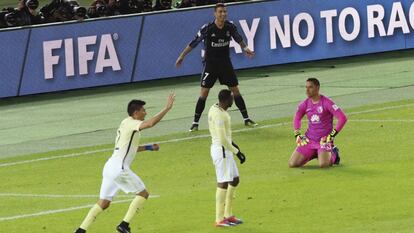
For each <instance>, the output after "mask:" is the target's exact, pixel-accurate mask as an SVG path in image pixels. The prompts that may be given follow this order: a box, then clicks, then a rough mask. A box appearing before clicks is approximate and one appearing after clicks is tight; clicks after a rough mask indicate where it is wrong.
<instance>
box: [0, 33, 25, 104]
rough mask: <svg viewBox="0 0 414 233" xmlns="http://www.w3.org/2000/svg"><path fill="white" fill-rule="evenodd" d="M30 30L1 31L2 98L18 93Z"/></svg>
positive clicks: (0, 66)
mask: <svg viewBox="0 0 414 233" xmlns="http://www.w3.org/2000/svg"><path fill="white" fill-rule="evenodd" d="M29 31H30V30H28V29H26V30H15V31H10V32H7V33H0V51H1V52H0V98H2V97H8V96H16V95H18V89H19V82H20V73H21V71H22V68H23V63H24V53H25V51H26V46H27V39H28V36H29Z"/></svg>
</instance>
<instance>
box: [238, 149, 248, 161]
mask: <svg viewBox="0 0 414 233" xmlns="http://www.w3.org/2000/svg"><path fill="white" fill-rule="evenodd" d="M236 156H237V158H239V160H240V164H243V163H244V162H246V156H245V155H244V154H243V153H241V151H240V150H239V152H237V154H236Z"/></svg>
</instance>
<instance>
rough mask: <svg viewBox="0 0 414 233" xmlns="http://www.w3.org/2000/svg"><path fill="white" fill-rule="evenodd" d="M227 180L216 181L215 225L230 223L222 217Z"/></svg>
mask: <svg viewBox="0 0 414 233" xmlns="http://www.w3.org/2000/svg"><path fill="white" fill-rule="evenodd" d="M228 186H229V185H228V182H220V183H217V190H216V223H215V226H216V227H228V226H230V223H229V222H228V221H227V220H226V219H225V218H224V209H225V206H226V196H227V188H228Z"/></svg>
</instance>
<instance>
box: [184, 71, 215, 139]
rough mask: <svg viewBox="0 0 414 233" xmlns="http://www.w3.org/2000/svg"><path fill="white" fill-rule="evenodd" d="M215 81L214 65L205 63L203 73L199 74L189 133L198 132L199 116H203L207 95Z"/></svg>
mask: <svg viewBox="0 0 414 233" xmlns="http://www.w3.org/2000/svg"><path fill="white" fill-rule="evenodd" d="M216 80H217V76H216V74H215V71H214V65H211V64H207V63H206V64H205V65H204V69H203V72H202V73H201V84H200V85H201V90H200V96H199V98H198V100H197V104H196V107H195V113H194V121H193V124H192V125H191V128H190V132H193V131H197V130H198V126H199V121H200V118H201V114H203V111H204V108H205V107H206V100H207V97H208V94H209V92H210V89H211V88H212V87H213V86H214V83H215V82H216Z"/></svg>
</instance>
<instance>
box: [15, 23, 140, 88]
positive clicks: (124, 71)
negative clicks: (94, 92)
mask: <svg viewBox="0 0 414 233" xmlns="http://www.w3.org/2000/svg"><path fill="white" fill-rule="evenodd" d="M141 20H142V18H141V17H129V18H119V19H111V20H102V21H92V22H85V23H80V24H67V25H59V26H49V27H40V28H33V29H32V32H31V37H30V43H29V48H28V54H27V58H26V59H27V61H26V66H25V68H24V73H23V80H22V84H21V89H20V95H27V94H34V93H41V92H51V91H60V90H69V89H76V88H84V87H93V86H102V85H110V84H118V83H126V82H130V81H131V76H132V70H133V67H134V65H133V64H134V60H135V59H134V58H135V55H136V46H137V43H138V38H139V33H140V29H141Z"/></svg>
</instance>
